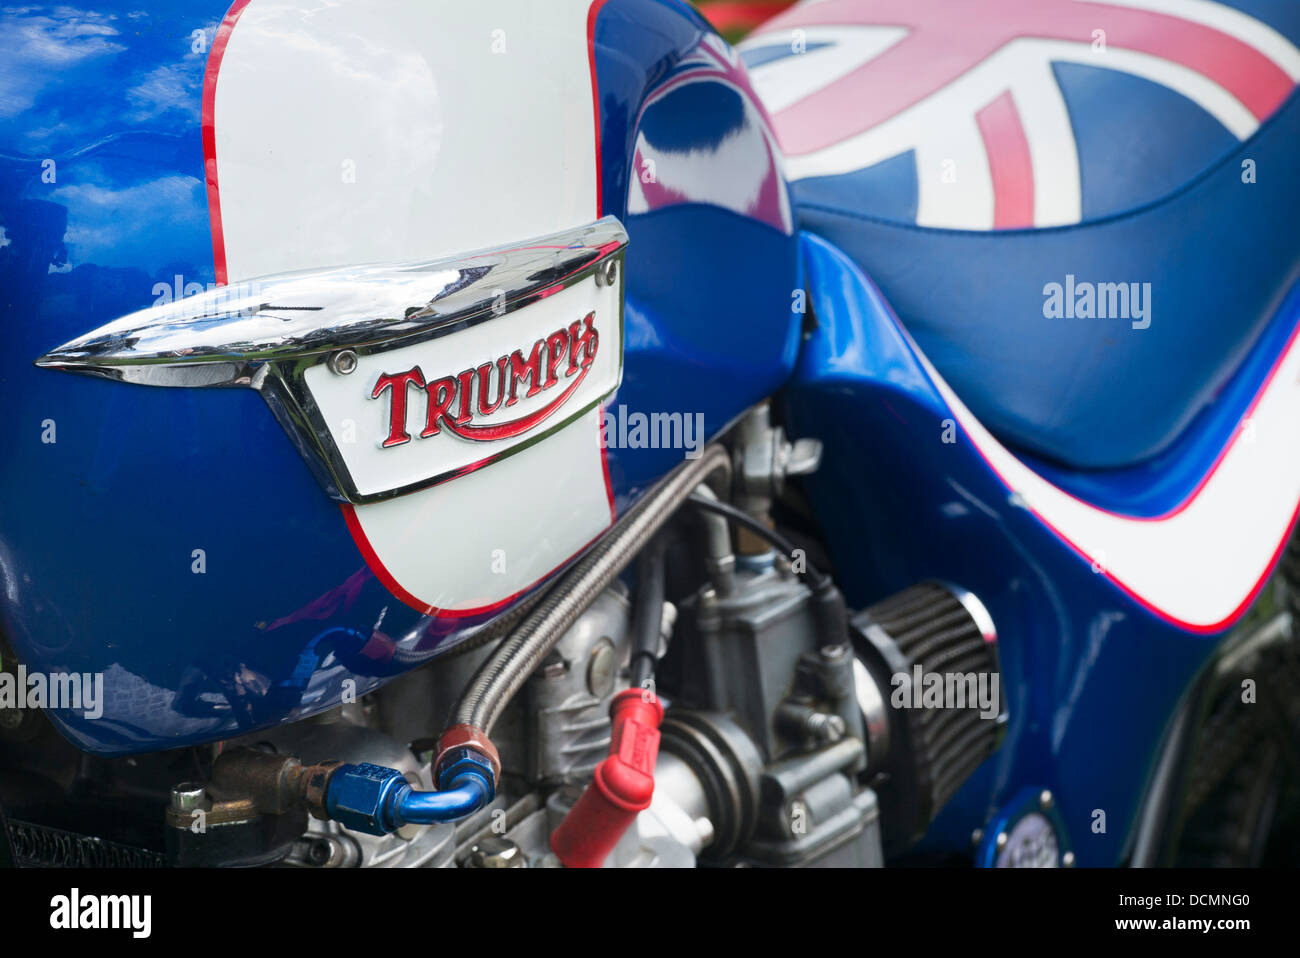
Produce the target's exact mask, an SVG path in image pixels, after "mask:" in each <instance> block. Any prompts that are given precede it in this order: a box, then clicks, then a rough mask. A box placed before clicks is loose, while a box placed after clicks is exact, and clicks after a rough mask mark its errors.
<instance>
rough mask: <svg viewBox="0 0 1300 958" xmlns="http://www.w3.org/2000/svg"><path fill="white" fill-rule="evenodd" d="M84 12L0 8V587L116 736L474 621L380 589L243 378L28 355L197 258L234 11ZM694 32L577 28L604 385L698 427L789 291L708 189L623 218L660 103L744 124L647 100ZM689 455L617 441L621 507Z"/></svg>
mask: <svg viewBox="0 0 1300 958" xmlns="http://www.w3.org/2000/svg"><path fill="white" fill-rule="evenodd" d="M98 9H99V10H100V11H101V12H100V13H97V14H81V13H77V12H75V11H71V10H67V9H58V10H55V9H53V8H51V9H38V8H23V9H21V10H12V11H8V12H6V13H4V14H2V15H0V17H2V18H3V21H2V22H0V47H3V49H4V53H5V54H6V55H5V56H3V57H0V79H2V80H3V82H4V84H5V86H4V89H5V90H10V89H12V90H14V91H15V96H17V95H18V94H17V91H18V90H20V89H21V90H23V91H24V93H23V96H24V97H25V99H15V100H13V101H10V102H11V103H12V104H13V106H15V107H18V109H17V110H16V111H15V110H13V109H12V108H11V110H10V111H9V112H8V113H7V114H6V115H5V118H3V119H0V226H3V227H4V234H3V235H4V239H3V240H0V291H2V295H0V304H2V306H3V310H4V313H3V320H2V321H3V328H4V330H5V337H6V350H5V354H4V358H3V360H0V405H3V408H4V409H5V412H6V415H5V417H4V419H5V424H6V428H7V429H8V430H9V434H8V436H7V437H6V458H5V468H4V470H3V473H0V581H2V582H3V583H4V593H5V595H6V600H5V602H4V604H3V610H2V615H3V630H4V635H5V637H6V638H7V639H8V640H9V641H10V643H11V644H12V646H13V647H14V649H15V651H16V652H17V654H18V656H19V657H20V659H21V660H22V661H23V662H24V663H25V664H26V665H27V666H28V668H29V669H32V670H40V671H45V672H49V671H60V670H67V671H73V672H102V673H104V688H105V697H106V702H105V703H104V714H103V717H102V718H99V719H95V720H88V719H85V718H84V717H83V716H82V715H81V714H80V713H78V712H71V711H58V712H54V711H52V712H51V713H50V714H51V717H52V718H54V719H55V721H56V723H57V724H58V725H59V727H60V728H61V729H62V731H63V732H64V733H65V734H66V735H67V736H68V737H69V738H70V739H71V740H72V741H73V742H75V743H76V744H77V745H79V746H81V747H82V748H86V749H89V750H92V751H96V752H99V753H102V754H118V753H130V752H140V751H147V750H151V749H157V748H172V747H177V746H182V745H186V744H189V743H194V742H201V741H208V740H213V739H217V738H224V737H228V736H231V735H234V734H238V733H241V732H246V731H251V730H253V729H256V728H261V727H267V726H271V725H275V724H278V723H281V722H285V721H291V720H293V719H296V718H300V717H302V716H305V715H309V714H311V713H313V712H317V711H320V710H322V709H325V708H330V707H333V706H335V705H337V704H338V703H339V701H340V699H341V696H342V695H343V694H344V693H345V691H346V692H355V694H357V695H361V694H364V693H365V692H367V691H369V690H371V689H373V688H375V687H377V686H378V685H379V684H380V683H382V682H383V681H384V680H385V679H387V678H390V677H392V676H394V675H397V674H399V673H401V672H403V671H406V670H407V669H410V668H413V667H415V666H417V665H419V664H422V663H424V662H427V661H428V660H429V659H431V658H433V657H435V656H436V655H438V654H439V653H441V652H443V651H446V650H447V649H449V648H450V647H452V646H453V645H454V644H455V642H456V641H457V639H458V636H459V635H460V634H461V633H462V632H463V631H464V629H465V628H466V626H467V625H473V624H476V623H474V622H469V623H467V622H466V621H465V620H463V619H462V620H438V619H433V618H429V617H426V616H422V615H420V614H418V613H416V612H415V611H414V610H412V609H409V608H407V607H406V606H405V605H403V604H402V603H401V602H398V601H397V600H395V599H394V598H393V597H392V596H391V595H390V594H389V593H388V591H387V590H386V589H385V588H384V586H383V585H382V584H381V583H380V582H379V581H378V580H376V578H375V577H374V575H373V574H372V573H371V571H370V569H369V568H368V567H367V566H366V564H365V562H364V561H363V559H362V557H361V555H360V554H359V553H358V551H357V547H356V545H355V544H354V542H353V539H352V537H351V535H350V534H349V532H348V529H347V527H346V524H345V522H344V519H343V517H342V515H340V512H339V509H338V506H337V505H336V504H335V503H334V502H332V501H331V500H329V499H328V498H326V496H325V495H324V494H323V493H322V492H321V489H320V487H319V486H318V485H317V483H316V481H315V480H314V479H313V478H312V476H311V474H310V473H309V472H308V470H307V467H306V465H305V464H304V463H303V461H302V459H301V458H300V457H299V455H298V453H297V452H296V451H295V449H294V447H293V446H292V444H291V443H290V442H289V441H288V439H287V437H286V436H285V434H284V432H283V430H282V429H281V428H280V426H279V425H278V424H277V423H276V421H275V420H274V418H273V417H272V415H271V413H270V411H269V410H268V408H267V407H266V404H265V403H264V402H263V401H262V400H261V399H260V398H259V397H258V396H257V395H256V394H255V393H253V392H250V391H245V390H191V389H166V390H163V389H150V388H140V387H128V386H123V385H121V384H117V383H112V382H105V381H95V380H92V379H86V378H80V377H72V376H66V375H61V374H57V373H53V372H50V371H49V370H41V369H37V368H36V367H34V366H33V365H32V361H33V360H34V359H35V358H36V357H37V356H39V355H41V354H42V353H43V352H45V351H46V350H48V349H50V348H51V347H54V346H57V345H58V344H60V343H62V342H66V341H67V340H69V339H71V338H73V337H75V336H78V335H80V334H82V333H84V332H86V331H88V330H91V329H94V328H96V327H97V326H100V325H102V324H104V323H106V322H109V321H111V320H113V319H115V318H117V317H119V316H122V315H124V314H126V313H128V312H130V311H133V310H136V309H140V308H142V307H145V306H148V305H150V304H151V303H153V302H154V300H155V299H156V298H157V297H158V296H159V295H160V291H161V288H162V287H167V288H172V287H174V286H175V283H176V280H175V277H176V276H181V277H183V280H182V290H181V291H182V292H183V291H184V289H183V287H184V285H185V284H187V283H191V282H192V283H197V284H200V285H206V284H207V283H210V282H212V281H213V280H214V273H213V263H212V243H211V239H210V233H209V223H208V207H207V200H206V195H205V188H204V166H203V148H202V142H201V132H202V131H201V111H200V105H201V94H202V89H203V77H204V69H205V63H206V51H207V49H208V45H210V44H211V40H212V37H213V36H214V34H215V31H216V28H217V26H218V25H219V24H220V22H221V19H222V17H223V16H224V14H225V12H226V11H225V6H224V4H221V3H218V4H215V5H210V7H209V9H208V10H207V11H206V12H205V13H204V12H199V11H196V10H195V8H194V5H193V4H189V3H187V4H167V3H162V4H154V5H150V7H149V9H148V10H147V11H144V12H133V11H136V10H137V8H136V7H133V6H130V5H127V4H119V3H113V2H108V3H103V4H99V5H98ZM196 29H202V30H204V41H203V45H202V47H203V48H202V52H195V50H194V45H195V44H196V38H195V37H194V36H193V32H194V31H195V30H196ZM713 37H714V34H713V33H712V31H711V30H710V29H709V27H708V26H707V24H706V23H705V22H704V21H703V20H702V19H701V18H700V17H699V16H698V15H697V14H695V13H693V12H691V11H689V10H687V9H686V8H684V7H681V6H679V5H677V4H674V3H664V2H648V0H646V2H643V0H631V2H612V3H609V4H607V5H606V6H605V7H604V8H603V10H602V12H601V14H600V16H599V19H598V21H597V23H596V25H595V32H594V38H595V66H596V75H597V80H598V84H599V91H600V114H601V127H602V138H601V143H602V155H601V161H602V164H601V165H602V170H601V172H602V179H603V183H604V189H603V195H604V197H605V203H604V207H605V208H604V210H603V211H602V212H603V213H611V214H614V215H617V216H619V217H620V218H622V219H623V221H624V224H625V226H626V227H627V230H628V233H629V235H630V237H631V245H630V248H629V252H628V270H627V272H628V280H627V303H626V314H625V327H626V357H625V364H624V367H625V373H624V382H623V385H622V387H621V388H620V390H619V392H618V394H617V396H616V397H615V398H614V400H613V405H616V406H622V407H623V408H624V410H625V411H626V412H629V413H630V412H636V411H638V410H644V411H647V412H649V411H656V412H659V411H681V412H683V413H687V412H689V413H696V412H702V413H703V414H704V417H705V420H704V421H705V427H706V430H707V432H708V433H709V434H713V433H716V432H717V431H718V430H719V429H720V428H721V427H722V426H724V425H725V424H726V423H728V422H729V421H731V420H732V419H734V418H735V417H736V416H737V415H739V414H740V413H741V412H742V411H743V410H744V409H745V408H747V407H748V406H749V405H751V404H753V403H754V402H756V401H758V400H759V399H761V398H762V397H763V396H765V395H768V394H770V393H771V392H772V391H773V390H775V389H777V388H778V387H779V386H780V384H781V383H782V382H783V381H785V379H786V378H788V376H789V373H790V371H791V369H792V368H793V364H794V359H795V354H796V351H797V345H798V338H797V337H798V323H799V317H798V316H797V315H796V314H794V313H793V312H792V311H791V308H790V302H791V299H790V297H791V291H792V290H795V289H798V288H799V287H800V286H801V280H800V278H799V273H798V270H799V261H798V255H797V240H796V238H795V236H794V235H793V230H792V229H786V230H782V229H777V228H774V227H773V226H772V225H769V224H767V223H764V222H760V221H757V220H754V219H752V218H749V217H746V216H744V215H741V214H738V213H736V212H734V211H732V210H729V209H726V208H723V207H719V206H713V205H710V204H709V203H707V202H690V203H676V204H672V205H667V206H661V207H660V208H656V209H653V210H650V211H647V212H644V213H641V214H634V215H628V213H627V209H626V195H627V183H628V181H629V177H630V176H631V175H632V174H631V173H630V170H631V166H632V155H631V150H632V143H633V141H634V138H635V136H636V134H637V133H638V128H637V127H636V126H635V124H636V123H637V122H640V123H643V124H645V123H651V124H655V123H657V124H658V125H659V126H660V127H661V128H663V127H670V126H671V125H672V120H673V119H674V116H673V114H674V113H676V117H677V118H678V119H680V120H681V121H682V122H683V123H689V125H690V129H691V131H692V136H693V137H694V138H695V141H696V145H704V146H707V145H708V144H709V143H710V142H712V143H714V144H715V145H716V144H717V143H719V142H721V141H722V140H724V139H725V138H726V137H727V136H728V135H733V134H735V133H736V132H737V131H736V124H737V116H736V115H735V114H734V113H733V114H731V115H727V114H725V113H724V114H721V115H719V117H718V118H717V119H716V120H709V119H707V118H701V117H699V116H697V115H692V114H689V113H688V112H684V111H686V110H687V108H688V107H689V104H687V103H682V102H678V101H677V100H675V99H674V98H673V97H664V98H660V99H658V101H657V102H656V103H655V104H654V105H653V106H650V107H647V108H644V109H643V106H644V105H645V104H646V102H647V100H649V99H651V98H652V97H654V96H655V94H656V91H657V89H658V88H659V87H660V86H661V85H662V84H663V83H664V82H666V80H667V79H669V78H671V77H673V76H675V75H676V74H675V73H674V68H675V67H676V66H677V65H678V64H679V63H680V62H681V61H685V60H688V59H689V58H691V57H692V56H693V55H695V54H696V52H697V48H698V47H699V46H700V44H701V43H702V42H703V41H704V40H705V38H713ZM42 58H45V59H42ZM51 58H53V59H51ZM56 65H57V69H56V68H55V66H56ZM34 78H35V79H34ZM33 83H34V84H35V85H34V86H33V85H32V84H33ZM24 84H26V85H27V86H23V85H24ZM703 85H706V86H707V85H709V84H708V82H707V81H706V82H705V83H704V84H703ZM726 95H732V92H731V91H730V90H728V91H726ZM741 121H742V122H743V117H742V120H741ZM698 155H702V156H705V157H706V160H705V161H703V162H701V163H700V164H698V165H697V168H696V170H695V171H694V174H695V175H694V178H693V182H694V183H696V184H700V183H703V184H705V185H707V183H708V182H709V177H716V178H719V180H724V181H725V177H727V176H728V175H729V171H728V169H727V168H726V166H725V165H724V164H722V163H721V162H716V163H713V164H712V165H710V164H709V163H708V162H707V150H706V151H705V153H703V154H698ZM46 160H52V161H53V164H54V166H53V176H52V177H51V176H50V175H49V174H48V173H46V170H47V169H49V167H48V164H46V162H45V161H46ZM43 173H44V174H46V175H45V176H44V178H43ZM782 188H783V186H782ZM751 270H752V271H753V276H754V279H753V280H752V281H750V282H747V283H745V284H739V285H738V284H735V283H733V282H729V281H728V277H736V276H740V275H742V274H749V273H750V271H751ZM175 294H176V293H175V291H174V290H173V292H172V295H175ZM741 325H743V335H738V333H740V332H742V330H741V329H739V328H738V327H739V326H741ZM43 439H44V440H47V441H43ZM48 440H53V441H48ZM681 454H682V453H681V450H680V449H677V450H674V449H610V450H609V466H610V476H611V480H612V485H613V489H614V493H615V497H616V502H617V505H618V508H619V510H620V511H622V510H624V509H626V508H627V506H628V505H629V504H630V503H631V502H632V501H634V500H635V498H636V497H637V496H638V495H639V494H640V493H641V492H642V491H643V490H644V489H645V488H646V487H647V486H648V485H650V484H651V483H653V482H654V481H655V480H656V479H657V478H659V477H660V476H661V475H663V474H664V473H665V472H667V471H668V470H669V469H671V468H672V467H673V466H674V465H676V463H677V462H679V461H680V457H681ZM196 550H201V551H196ZM199 568H202V569H203V570H204V571H203V572H202V573H201V574H199V573H198V572H197V570H198V569H199ZM345 683H349V684H346V685H345Z"/></svg>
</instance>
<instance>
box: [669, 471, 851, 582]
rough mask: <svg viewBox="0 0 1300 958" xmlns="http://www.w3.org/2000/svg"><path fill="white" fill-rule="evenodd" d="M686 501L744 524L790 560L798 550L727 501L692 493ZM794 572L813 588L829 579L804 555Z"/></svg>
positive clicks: (739, 524)
mask: <svg viewBox="0 0 1300 958" xmlns="http://www.w3.org/2000/svg"><path fill="white" fill-rule="evenodd" d="M686 501H687V502H688V503H690V504H691V505H692V506H694V507H695V508H697V509H700V510H703V511H704V512H714V513H717V514H718V515H720V516H724V517H726V518H727V519H728V520H729V521H731V522H732V523H734V524H735V525H738V526H744V527H745V528H746V529H748V530H749V531H750V532H752V533H754V534H755V535H757V536H759V537H760V538H763V539H765V540H767V542H769V543H770V544H771V545H772V546H774V547H775V548H776V550H777V551H778V552H781V553H783V554H784V555H785V556H786V557H787V558H789V559H791V560H793V559H794V554H795V553H796V552H798V551H800V550H799V549H798V548H797V547H796V546H795V544H794V543H793V542H791V541H790V540H789V539H787V538H786V537H785V536H783V535H781V533H779V532H777V531H776V530H775V529H773V528H771V527H769V526H767V525H764V524H763V523H762V522H760V521H759V520H757V519H755V518H754V517H753V516H751V515H750V514H749V513H748V512H745V511H744V510H743V509H739V508H737V507H736V506H733V505H732V504H731V503H729V502H719V501H718V500H716V499H709V498H706V497H705V496H696V495H695V494H693V493H692V495H691V497H690V498H689V499H687V500H686ZM792 567H793V566H792ZM795 574H796V575H798V576H800V577H802V578H805V579H807V580H808V585H809V587H810V588H812V589H814V590H816V589H819V588H822V587H824V586H825V585H826V583H827V582H828V581H829V576H827V575H825V574H824V573H823V572H821V571H819V570H818V569H817V567H816V566H814V565H813V564H812V563H811V562H809V561H808V560H807V557H806V556H805V558H804V562H803V569H802V570H795Z"/></svg>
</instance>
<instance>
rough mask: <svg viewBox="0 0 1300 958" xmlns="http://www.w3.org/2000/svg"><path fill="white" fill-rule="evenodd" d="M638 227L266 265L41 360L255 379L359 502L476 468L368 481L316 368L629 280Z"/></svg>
mask: <svg viewBox="0 0 1300 958" xmlns="http://www.w3.org/2000/svg"><path fill="white" fill-rule="evenodd" d="M627 241H628V237H627V232H626V230H624V228H623V225H622V224H621V223H620V222H619V220H618V219H617V217H614V216H606V217H604V218H602V219H600V220H597V221H596V222H594V223H590V224H587V225H585V226H581V227H577V228H575V229H569V230H564V231H561V232H558V233H555V234H552V235H549V236H544V237H539V238H536V239H533V240H528V241H525V242H523V243H518V244H513V245H511V246H508V247H501V248H495V249H488V250H482V251H479V252H475V253H469V254H465V255H460V256H456V257H451V258H445V259H439V260H433V261H429V262H414V263H400V264H369V265H361V266H342V267H334V268H329V269H315V270H303V271H295V272H290V273H282V274H277V275H273V276H266V277H262V278H259V279H252V280H248V281H245V282H241V283H237V284H235V285H232V286H222V287H216V288H213V289H209V290H208V291H207V292H205V293H200V294H198V295H195V296H190V297H186V298H184V299H181V300H177V301H175V302H170V303H166V304H160V305H155V306H151V307H149V308H147V309H143V310H140V311H138V312H134V313H130V314H128V315H126V316H124V317H122V318H121V319H118V320H115V321H114V322H111V323H109V324H107V325H105V326H101V327H99V328H98V329H96V330H93V331H92V332H89V333H87V334H85V335H84V336H80V337H78V338H77V339H73V340H71V341H69V342H67V343H64V344H63V345H62V346H59V347H57V348H55V349H52V350H50V351H49V352H47V353H45V354H44V355H43V356H41V357H40V358H38V359H37V360H36V365H37V366H39V367H42V368H46V369H59V370H62V371H64V372H70V373H78V374H82V375H87V376H96V377H99V378H104V379H111V380H115V381H118V382H127V383H135V384H139V385H147V386H169V387H186V388H207V387H245V388H251V389H255V390H257V391H258V392H260V393H261V394H262V397H263V398H264V399H265V400H266V402H267V404H268V405H269V406H270V407H271V409H272V411H273V412H274V413H275V415H276V418H277V419H278V420H279V421H280V423H281V425H282V426H284V428H285V431H286V432H287V433H288V434H289V437H290V439H292V440H293V442H294V444H295V446H297V448H298V450H299V452H301V453H302V455H303V457H304V458H305V459H306V460H307V463H308V465H309V466H310V467H311V469H312V472H313V473H314V474H315V475H316V477H317V479H318V480H319V481H320V483H321V486H322V487H323V488H324V490H325V491H326V493H327V494H328V495H329V496H330V497H331V498H334V499H337V500H339V501H342V502H349V503H352V504H355V505H361V504H365V503H370V502H378V501H382V500H385V499H391V498H393V497H395V496H400V495H404V494H406V493H409V492H414V491H415V490H417V489H422V488H426V487H428V486H432V485H436V484H437V483H440V482H444V481H446V480H448V479H452V478H455V477H457V476H459V475H463V474H464V473H465V472H467V471H470V470H469V469H456V470H452V471H449V472H443V473H440V474H436V475H431V476H427V477H424V478H421V479H420V480H418V481H415V482H409V483H406V484H405V485H402V486H399V487H396V488H392V489H384V490H382V491H375V492H369V493H362V492H360V491H359V490H358V488H357V485H356V483H355V482H354V481H353V477H352V475H351V473H350V471H349V469H348V467H347V465H346V463H345V462H344V459H343V456H342V454H341V452H340V450H339V449H338V446H337V444H336V443H335V441H334V439H333V438H332V436H331V435H330V431H329V428H328V427H327V426H326V424H325V422H324V420H323V418H322V415H321V412H320V409H319V407H318V405H317V403H316V402H315V400H314V399H313V398H312V395H311V392H310V391H309V389H308V387H307V384H306V373H307V371H308V370H309V369H311V368H313V367H315V366H318V365H326V366H327V367H328V368H329V369H331V370H332V371H334V373H335V374H336V375H338V374H344V375H345V374H347V373H348V372H350V371H351V369H353V368H355V365H356V360H357V357H358V356H366V355H370V354H373V353H382V352H387V351H389V350H392V349H398V348H402V347H406V346H412V345H416V344H419V343H422V342H426V341H428V340H432V339H436V338H438V337H440V336H444V335H447V334H450V333H455V332H459V331H461V330H465V329H468V328H470V327H473V326H476V325H478V324H479V323H482V322H487V321H490V320H493V319H497V318H499V317H502V316H506V315H509V314H511V313H513V312H515V311H517V310H520V309H523V308H524V307H526V306H529V305H531V304H533V303H536V302H538V301H540V300H542V299H544V298H545V297H547V296H550V295H553V294H554V293H556V292H559V291H560V290H562V289H566V288H568V287H570V286H574V285H576V284H578V283H580V282H583V281H584V280H586V279H588V278H590V277H593V276H594V277H595V280H596V283H597V285H598V286H608V285H613V284H614V283H618V284H619V285H620V286H621V285H622V267H623V262H622V261H623V259H624V255H625V248H626V246H627ZM620 303H621V299H620ZM620 314H621V305H620ZM621 322H622V317H621V315H620V316H619V324H620V326H621ZM620 340H621V336H620ZM619 375H620V378H621V357H620V370H619ZM610 392H612V390H609V391H606V392H604V393H602V394H601V395H600V396H598V397H596V398H595V399H593V400H590V401H588V402H586V403H584V404H583V405H582V407H581V408H574V409H572V410H566V413H567V414H566V415H564V416H563V417H557V419H556V421H555V422H553V423H548V424H547V425H546V427H545V428H539V429H537V431H535V432H533V433H531V434H530V435H529V436H528V438H527V439H526V440H524V441H521V442H519V443H516V444H514V445H512V446H510V447H509V448H506V449H503V450H500V451H498V452H497V453H495V454H493V455H489V456H486V457H484V458H482V459H479V460H477V461H476V462H475V463H474V464H473V468H475V469H477V468H481V467H483V466H485V465H489V464H491V463H492V462H495V461H498V460H500V459H502V458H505V457H506V456H509V455H512V454H514V453H516V452H519V451H522V450H523V449H525V448H527V447H528V446H530V445H532V444H533V443H535V442H537V441H538V440H540V439H543V438H545V437H546V436H548V435H550V434H552V433H554V432H555V431H556V430H558V429H561V428H563V427H564V426H566V425H568V424H569V423H571V422H573V421H574V420H575V419H577V418H579V417H580V416H582V415H583V414H584V413H587V412H589V411H590V410H591V409H592V408H593V407H594V406H595V405H597V404H598V403H600V402H601V401H603V400H604V399H606V398H608V395H609V394H610Z"/></svg>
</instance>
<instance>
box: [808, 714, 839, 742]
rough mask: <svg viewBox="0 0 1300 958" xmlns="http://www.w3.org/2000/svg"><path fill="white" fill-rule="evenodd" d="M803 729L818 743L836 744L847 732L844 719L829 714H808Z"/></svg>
mask: <svg viewBox="0 0 1300 958" xmlns="http://www.w3.org/2000/svg"><path fill="white" fill-rule="evenodd" d="M804 729H805V730H806V731H807V732H808V734H809V735H810V736H811V737H812V738H813V739H815V740H816V741H818V742H838V741H839V740H840V739H842V738H843V737H844V733H845V732H846V731H847V730H848V729H847V726H846V725H845V724H844V719H843V718H841V717H840V716H838V715H835V714H833V713H831V712H810V713H809V714H808V717H807V718H806V719H804Z"/></svg>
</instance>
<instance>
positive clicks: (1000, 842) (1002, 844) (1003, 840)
mask: <svg viewBox="0 0 1300 958" xmlns="http://www.w3.org/2000/svg"><path fill="white" fill-rule="evenodd" d="M995 843H996V844H997V846H998V851H1002V849H1004V848H1006V847H1007V833H1006V832H998V837H997V839H996V842H995Z"/></svg>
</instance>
